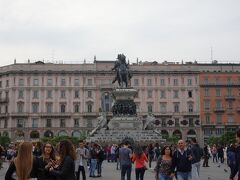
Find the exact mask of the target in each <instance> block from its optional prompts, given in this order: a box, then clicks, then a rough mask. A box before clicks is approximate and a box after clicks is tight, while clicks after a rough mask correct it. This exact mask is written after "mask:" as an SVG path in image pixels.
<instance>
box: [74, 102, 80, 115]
mask: <svg viewBox="0 0 240 180" xmlns="http://www.w3.org/2000/svg"><path fill="white" fill-rule="evenodd" d="M74 112H75V113H78V112H79V104H75V105H74Z"/></svg>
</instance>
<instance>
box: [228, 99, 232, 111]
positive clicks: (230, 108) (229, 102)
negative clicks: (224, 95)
mask: <svg viewBox="0 0 240 180" xmlns="http://www.w3.org/2000/svg"><path fill="white" fill-rule="evenodd" d="M227 109H229V110H232V109H233V102H232V101H228V102H227Z"/></svg>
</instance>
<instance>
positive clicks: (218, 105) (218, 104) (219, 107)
mask: <svg viewBox="0 0 240 180" xmlns="http://www.w3.org/2000/svg"><path fill="white" fill-rule="evenodd" d="M221 108H222V101H221V100H216V109H221Z"/></svg>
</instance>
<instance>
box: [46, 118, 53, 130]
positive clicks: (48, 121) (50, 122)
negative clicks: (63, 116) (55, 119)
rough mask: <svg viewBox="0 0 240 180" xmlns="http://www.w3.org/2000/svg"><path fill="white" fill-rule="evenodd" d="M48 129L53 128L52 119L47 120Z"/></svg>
mask: <svg viewBox="0 0 240 180" xmlns="http://www.w3.org/2000/svg"><path fill="white" fill-rule="evenodd" d="M46 127H48V128H50V127H52V120H51V119H47V121H46Z"/></svg>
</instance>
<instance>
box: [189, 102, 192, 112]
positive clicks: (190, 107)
mask: <svg viewBox="0 0 240 180" xmlns="http://www.w3.org/2000/svg"><path fill="white" fill-rule="evenodd" d="M188 112H193V104H192V103H188Z"/></svg>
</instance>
